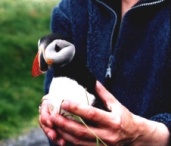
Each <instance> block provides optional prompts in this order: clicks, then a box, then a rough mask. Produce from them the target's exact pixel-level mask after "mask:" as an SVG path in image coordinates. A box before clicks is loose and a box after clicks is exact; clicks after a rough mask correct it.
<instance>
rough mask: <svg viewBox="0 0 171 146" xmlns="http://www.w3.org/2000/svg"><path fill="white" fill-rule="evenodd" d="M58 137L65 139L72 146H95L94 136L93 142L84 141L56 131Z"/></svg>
mask: <svg viewBox="0 0 171 146" xmlns="http://www.w3.org/2000/svg"><path fill="white" fill-rule="evenodd" d="M58 132H59V133H60V135H61V136H62V137H64V138H65V139H67V141H68V142H70V143H72V144H74V145H81V146H97V143H96V137H95V136H94V139H93V140H88V141H87V140H86V139H85V137H82V138H81V137H77V136H74V135H71V134H69V133H65V132H64V131H61V130H58Z"/></svg>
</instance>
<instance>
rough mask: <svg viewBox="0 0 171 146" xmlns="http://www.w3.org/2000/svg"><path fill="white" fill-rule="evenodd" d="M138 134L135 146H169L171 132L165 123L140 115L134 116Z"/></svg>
mask: <svg viewBox="0 0 171 146" xmlns="http://www.w3.org/2000/svg"><path fill="white" fill-rule="evenodd" d="M134 118H135V123H136V127H137V128H136V132H135V133H136V134H135V140H134V144H133V146H137V145H141V146H169V137H170V133H169V130H168V128H167V127H166V126H165V125H164V124H163V123H159V122H155V121H151V120H148V119H145V118H142V117H139V116H136V115H135V116H134Z"/></svg>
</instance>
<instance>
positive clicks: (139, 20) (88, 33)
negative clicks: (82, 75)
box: [45, 0, 171, 130]
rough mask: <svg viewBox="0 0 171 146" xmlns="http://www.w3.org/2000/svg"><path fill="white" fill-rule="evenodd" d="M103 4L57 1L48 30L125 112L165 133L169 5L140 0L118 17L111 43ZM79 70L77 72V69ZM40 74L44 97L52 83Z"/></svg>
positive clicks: (169, 89) (170, 61)
mask: <svg viewBox="0 0 171 146" xmlns="http://www.w3.org/2000/svg"><path fill="white" fill-rule="evenodd" d="M107 1H108V0H62V1H61V3H60V4H59V6H56V7H55V8H54V10H53V12H52V18H51V30H52V32H61V33H62V34H63V35H65V36H67V37H69V38H70V39H71V40H72V42H73V43H74V44H75V46H76V48H77V49H78V50H77V51H78V53H79V55H80V56H82V59H83V60H84V62H85V63H86V64H87V65H88V67H89V68H90V69H91V70H92V71H93V73H94V74H95V75H96V77H97V79H98V80H99V81H100V82H102V83H103V84H104V85H105V83H106V82H105V74H106V68H107V66H108V64H109V61H108V60H109V57H110V56H111V55H112V56H113V60H112V65H111V68H112V78H111V79H110V80H108V84H109V86H108V90H109V91H110V92H111V93H112V94H113V95H114V96H115V97H116V98H117V99H118V100H119V101H120V102H121V103H122V104H123V105H125V106H126V107H127V108H128V109H129V110H130V111H131V112H133V113H134V114H137V115H140V116H142V117H145V118H147V119H152V120H155V121H159V122H163V123H164V124H166V126H167V127H168V128H169V130H171V102H170V99H171V38H170V36H171V33H170V32H171V30H170V25H171V23H170V4H169V1H170V0H140V1H139V2H138V3H137V4H136V5H135V6H133V7H132V9H130V10H129V11H128V12H127V13H126V14H125V15H124V17H123V19H122V21H121V25H120V29H119V34H118V39H117V41H116V43H115V44H113V40H112V39H113V35H114V32H115V26H116V21H117V15H116V12H115V10H113V9H112V8H111V7H110V6H109V5H108V4H107ZM78 71H79V69H78ZM52 72H53V70H50V71H48V72H47V74H46V79H45V93H48V90H49V84H50V82H51V79H52Z"/></svg>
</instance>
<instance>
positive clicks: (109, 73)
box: [97, 0, 118, 78]
mask: <svg viewBox="0 0 171 146" xmlns="http://www.w3.org/2000/svg"><path fill="white" fill-rule="evenodd" d="M97 1H98V2H99V3H101V4H102V5H103V6H105V7H106V8H107V9H109V10H110V11H111V12H112V13H113V14H114V15H115V18H116V21H115V22H114V25H113V29H112V33H111V37H110V48H109V50H111V55H110V56H109V60H108V65H107V68H106V74H105V78H111V77H112V64H113V61H114V56H113V51H112V46H113V43H112V40H113V34H114V30H115V27H116V22H117V21H118V17H117V15H116V13H115V11H114V10H113V9H111V8H110V7H109V6H108V5H106V4H105V3H104V2H101V1H99V0H97Z"/></svg>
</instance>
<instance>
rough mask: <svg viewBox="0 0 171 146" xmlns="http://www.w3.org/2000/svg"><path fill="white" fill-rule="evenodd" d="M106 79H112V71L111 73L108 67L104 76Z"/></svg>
mask: <svg viewBox="0 0 171 146" xmlns="http://www.w3.org/2000/svg"><path fill="white" fill-rule="evenodd" d="M105 77H106V78H111V77H112V71H111V67H108V68H107V69H106V75H105Z"/></svg>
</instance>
